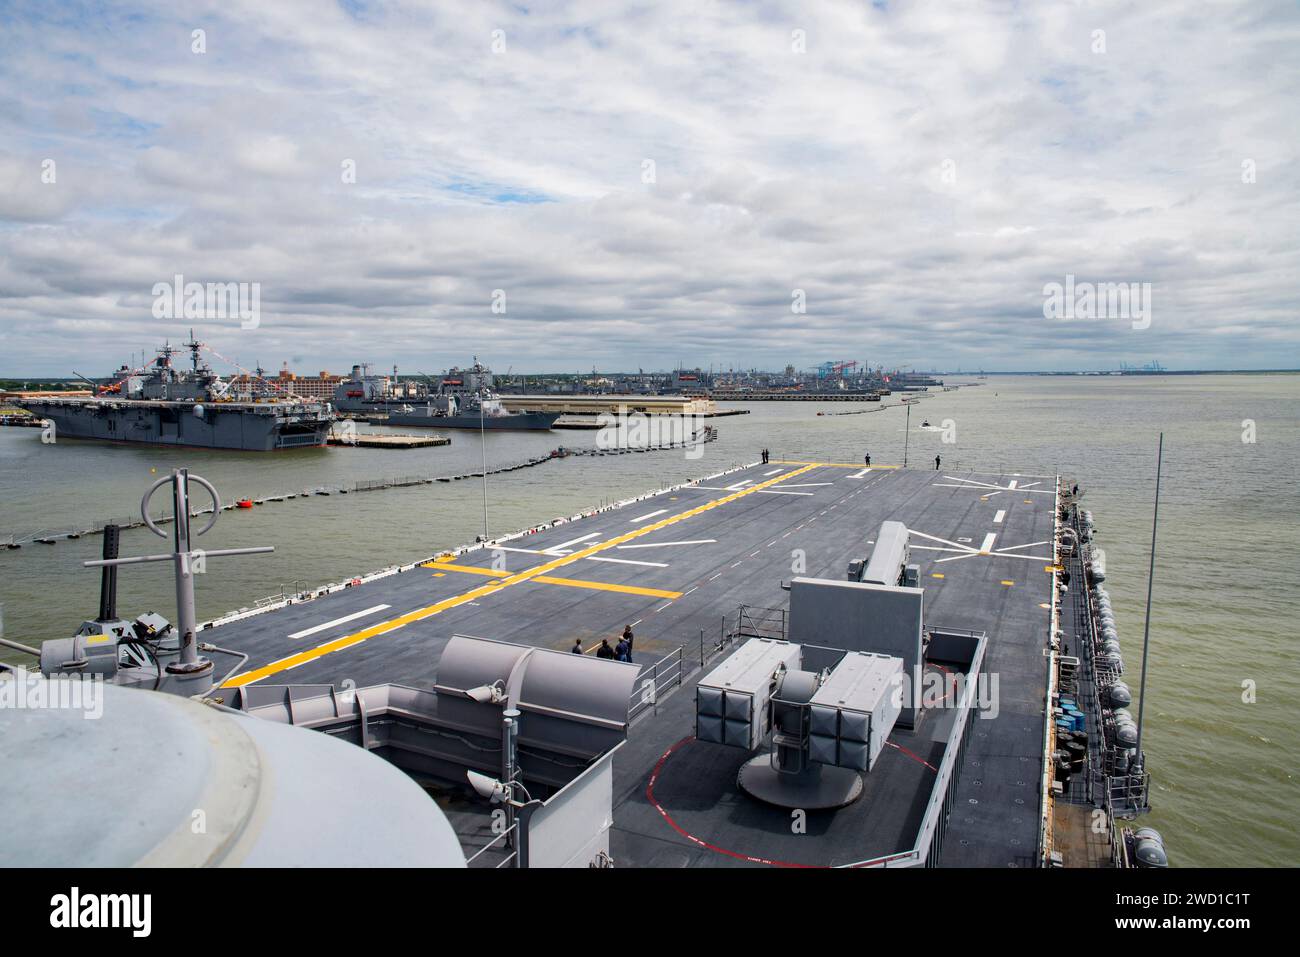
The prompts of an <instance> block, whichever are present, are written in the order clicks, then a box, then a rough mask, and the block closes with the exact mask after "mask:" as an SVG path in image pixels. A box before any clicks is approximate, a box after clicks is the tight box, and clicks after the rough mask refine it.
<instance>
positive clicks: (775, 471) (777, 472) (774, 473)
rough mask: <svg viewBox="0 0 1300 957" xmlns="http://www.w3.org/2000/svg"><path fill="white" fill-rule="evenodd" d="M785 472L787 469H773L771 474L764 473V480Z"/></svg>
mask: <svg viewBox="0 0 1300 957" xmlns="http://www.w3.org/2000/svg"><path fill="white" fill-rule="evenodd" d="M784 471H785V469H772V471H770V472H764V473H763V478H767V477H768V476H769V475H780V474H781V473H782V472H784Z"/></svg>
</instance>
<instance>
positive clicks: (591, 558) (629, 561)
mask: <svg viewBox="0 0 1300 957" xmlns="http://www.w3.org/2000/svg"><path fill="white" fill-rule="evenodd" d="M587 561H589V562H615V563H616V564H619V565H644V566H645V567H646V568H667V567H668V565H667V564H666V563H664V562H638V561H635V560H633V559H631V558H606V557H605V556H604V555H588V556H587Z"/></svg>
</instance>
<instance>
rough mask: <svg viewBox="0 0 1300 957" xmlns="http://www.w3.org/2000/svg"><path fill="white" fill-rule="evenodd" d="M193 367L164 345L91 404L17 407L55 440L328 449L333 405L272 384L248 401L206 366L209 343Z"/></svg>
mask: <svg viewBox="0 0 1300 957" xmlns="http://www.w3.org/2000/svg"><path fill="white" fill-rule="evenodd" d="M184 345H185V347H186V348H187V349H189V351H190V361H191V368H190V369H183V368H178V367H177V366H175V365H174V364H173V362H172V359H173V356H175V355H176V354H177V352H178V350H176V349H174V348H172V347H171V346H170V345H164V346H163V348H162V349H161V350H160V351H159V352H158V354H157V355H156V357H155V358H154V360H153V361H152V362H151V363H150V364H148V365H147V366H145V367H143V368H139V369H133V368H131V367H129V366H125V365H124V366H122V368H121V369H119V370H118V371H117V373H116V374H115V375H114V376H113V377H112V379H111V381H109V382H108V383H106V384H105V383H95V382H92V383H91V385H93V386H94V387H95V391H96V394H95V395H94V396H92V397H90V398H84V397H78V398H54V397H40V398H29V399H20V400H18V401H17V404H18V405H20V406H21V407H22V408H24V409H26V410H27V411H29V412H31V413H32V415H34V416H36V417H37V418H40V419H44V420H48V421H49V422H52V423H53V425H54V439H55V441H58V440H60V439H64V438H74V439H101V440H104V441H110V442H131V443H140V444H147V445H177V446H193V447H198V448H208V449H236V450H240V451H251V452H271V451H274V450H277V449H293V448H304V447H314V446H320V445H324V444H325V443H326V440H327V439H328V437H329V429H330V424H331V423H332V422H333V420H334V412H333V409H332V408H331V407H330V404H329V403H328V402H320V401H318V400H315V399H308V398H303V397H301V396H295V395H292V394H288V393H284V392H276V391H274V386H272V385H271V384H270V383H269V382H267V381H266V380H258V389H257V390H256V391H255V392H254V393H253V394H252V395H250V396H249V397H248V399H247V400H246V401H238V400H236V399H235V398H234V397H233V396H232V395H231V390H230V384H229V383H228V382H225V381H223V380H222V379H221V377H220V376H218V375H217V374H216V373H215V372H213V371H212V369H211V367H210V366H209V365H208V364H207V363H206V362H205V361H204V360H203V358H202V356H201V351H202V349H203V348H204V343H202V342H199V341H197V340H195V339H193V338H191V339H190V341H189V342H186V343H185V344H184Z"/></svg>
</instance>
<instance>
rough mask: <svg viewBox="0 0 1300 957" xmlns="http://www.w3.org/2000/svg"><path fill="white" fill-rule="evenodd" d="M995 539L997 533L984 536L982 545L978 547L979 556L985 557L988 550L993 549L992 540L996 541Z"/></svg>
mask: <svg viewBox="0 0 1300 957" xmlns="http://www.w3.org/2000/svg"><path fill="white" fill-rule="evenodd" d="M997 537H998V533H997V532H989V533H988V534H987V535H985V536H984V541H983V543H982V544H981V545H980V554H981V555H987V554H988V553H989V549H991V548H992V547H993V541H994V539H996V538H997Z"/></svg>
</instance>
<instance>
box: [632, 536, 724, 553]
mask: <svg viewBox="0 0 1300 957" xmlns="http://www.w3.org/2000/svg"><path fill="white" fill-rule="evenodd" d="M717 541H718V540H717V539H716V538H694V539H691V540H690V541H688V542H648V543H646V544H644V545H615V546H614V547H615V548H617V549H619V550H620V551H621V550H623V549H624V548H663V547H665V546H666V545H715V544H717Z"/></svg>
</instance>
